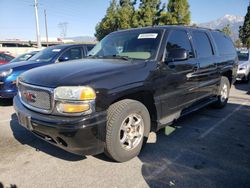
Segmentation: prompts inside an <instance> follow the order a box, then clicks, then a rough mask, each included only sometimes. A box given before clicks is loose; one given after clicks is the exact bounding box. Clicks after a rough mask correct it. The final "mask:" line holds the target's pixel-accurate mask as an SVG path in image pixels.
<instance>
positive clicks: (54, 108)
mask: <svg viewBox="0 0 250 188" xmlns="http://www.w3.org/2000/svg"><path fill="white" fill-rule="evenodd" d="M19 85H24V86H28V87H31V88H37V89H42V90H46V91H48V92H49V93H50V94H51V109H50V110H43V109H40V108H36V107H33V106H31V105H29V104H27V103H25V102H24V101H23V100H22V97H21V92H20V91H19V89H18V96H19V99H20V101H21V103H22V104H23V105H24V106H26V107H27V108H29V109H31V110H33V111H36V112H40V113H44V114H53V115H64V116H82V115H88V114H91V113H93V112H95V100H86V101H74V100H62V99H60V100H59V99H57V100H55V96H54V88H47V87H42V86H36V85H31V84H27V83H24V82H22V81H20V80H19V79H18V81H17V87H19ZM58 102H64V103H78V104H86V103H88V104H89V106H90V109H89V110H87V111H85V112H82V113H62V112H59V111H58V110H57V103H58Z"/></svg>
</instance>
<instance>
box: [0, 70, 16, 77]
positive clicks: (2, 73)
mask: <svg viewBox="0 0 250 188" xmlns="http://www.w3.org/2000/svg"><path fill="white" fill-rule="evenodd" d="M12 72H13V70H12V69H10V70H7V71H2V72H0V77H7V76H9V75H10V74H11V73H12Z"/></svg>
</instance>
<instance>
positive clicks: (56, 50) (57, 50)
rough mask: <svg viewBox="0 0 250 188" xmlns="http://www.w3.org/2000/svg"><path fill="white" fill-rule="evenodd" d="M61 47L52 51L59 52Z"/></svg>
mask: <svg viewBox="0 0 250 188" xmlns="http://www.w3.org/2000/svg"><path fill="white" fill-rule="evenodd" d="M60 51H61V49H53V50H52V52H60Z"/></svg>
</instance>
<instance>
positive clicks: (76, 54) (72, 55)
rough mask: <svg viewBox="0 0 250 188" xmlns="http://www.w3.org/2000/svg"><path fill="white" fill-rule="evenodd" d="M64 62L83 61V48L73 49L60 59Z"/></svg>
mask: <svg viewBox="0 0 250 188" xmlns="http://www.w3.org/2000/svg"><path fill="white" fill-rule="evenodd" d="M60 58H62V59H64V60H74V59H82V48H80V47H77V48H71V49H69V50H67V51H66V52H64V54H63V55H62V56H61V57H60Z"/></svg>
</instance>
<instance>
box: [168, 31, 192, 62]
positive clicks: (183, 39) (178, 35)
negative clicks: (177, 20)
mask: <svg viewBox="0 0 250 188" xmlns="http://www.w3.org/2000/svg"><path fill="white" fill-rule="evenodd" d="M174 49H185V50H186V51H187V52H188V54H190V55H192V54H193V50H192V47H191V43H190V41H189V39H188V35H187V33H186V32H185V31H182V30H173V31H172V32H171V33H170V36H169V38H168V42H167V46H166V50H167V52H169V51H170V50H174ZM166 58H167V57H166ZM190 58H191V57H190Z"/></svg>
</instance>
